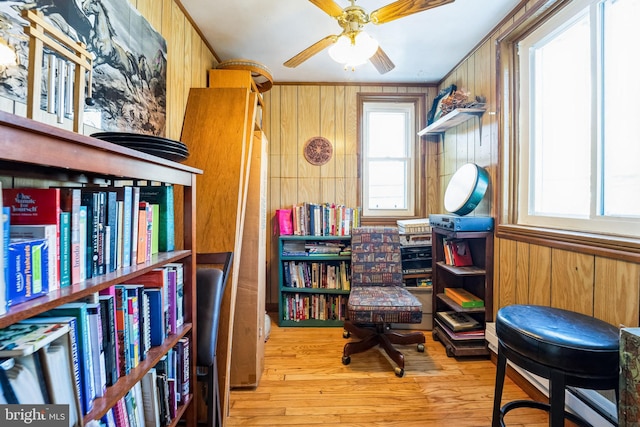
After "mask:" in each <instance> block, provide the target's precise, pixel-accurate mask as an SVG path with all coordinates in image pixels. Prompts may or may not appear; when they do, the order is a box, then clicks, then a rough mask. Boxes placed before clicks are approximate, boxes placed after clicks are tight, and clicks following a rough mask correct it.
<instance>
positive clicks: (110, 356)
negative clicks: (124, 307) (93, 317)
mask: <svg viewBox="0 0 640 427" xmlns="http://www.w3.org/2000/svg"><path fill="white" fill-rule="evenodd" d="M98 299H99V304H100V318H101V320H102V346H103V348H104V363H105V374H106V383H107V386H112V385H114V384H115V383H116V381H117V380H118V377H119V374H118V363H119V362H118V357H117V354H118V350H117V347H116V345H117V336H116V318H115V305H114V304H115V296H114V295H109V294H107V295H100V296H99V297H98Z"/></svg>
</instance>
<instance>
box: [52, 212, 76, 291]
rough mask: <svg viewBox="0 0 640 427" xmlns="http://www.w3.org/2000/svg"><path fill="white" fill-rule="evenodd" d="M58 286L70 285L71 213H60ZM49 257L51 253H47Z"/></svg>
mask: <svg viewBox="0 0 640 427" xmlns="http://www.w3.org/2000/svg"><path fill="white" fill-rule="evenodd" d="M59 247H60V287H61V288H66V287H67V286H70V285H71V213H70V212H64V211H63V212H61V213H60V242H59ZM49 259H51V254H49Z"/></svg>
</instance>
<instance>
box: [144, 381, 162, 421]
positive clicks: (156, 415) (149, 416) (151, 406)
mask: <svg viewBox="0 0 640 427" xmlns="http://www.w3.org/2000/svg"><path fill="white" fill-rule="evenodd" d="M156 382H157V375H156V369H155V368H151V369H149V371H148V372H147V373H146V374H145V375H144V377H142V380H141V383H142V406H143V409H144V427H160V426H161V424H160V400H159V396H158V388H157V387H156Z"/></svg>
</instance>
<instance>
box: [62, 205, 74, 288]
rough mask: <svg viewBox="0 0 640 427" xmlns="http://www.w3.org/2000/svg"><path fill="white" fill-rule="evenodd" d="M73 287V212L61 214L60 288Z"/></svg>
mask: <svg viewBox="0 0 640 427" xmlns="http://www.w3.org/2000/svg"><path fill="white" fill-rule="evenodd" d="M70 285H71V212H62V213H60V287H61V288H66V287H67V286H70Z"/></svg>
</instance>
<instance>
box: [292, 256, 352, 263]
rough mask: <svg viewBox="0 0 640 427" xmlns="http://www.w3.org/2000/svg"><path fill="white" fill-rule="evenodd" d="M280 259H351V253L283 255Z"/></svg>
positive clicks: (310, 260) (311, 260)
mask: <svg viewBox="0 0 640 427" xmlns="http://www.w3.org/2000/svg"><path fill="white" fill-rule="evenodd" d="M280 261H309V262H313V261H351V255H306V256H305V255H283V256H281V257H280Z"/></svg>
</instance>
